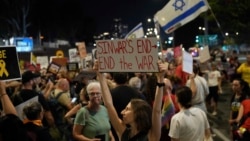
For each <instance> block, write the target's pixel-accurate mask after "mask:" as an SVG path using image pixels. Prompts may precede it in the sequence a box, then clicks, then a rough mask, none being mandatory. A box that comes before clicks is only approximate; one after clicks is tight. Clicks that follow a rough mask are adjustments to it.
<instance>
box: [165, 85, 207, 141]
mask: <svg viewBox="0 0 250 141" xmlns="http://www.w3.org/2000/svg"><path fill="white" fill-rule="evenodd" d="M176 101H177V103H178V105H179V108H180V111H179V112H178V113H177V114H175V115H174V116H173V117H172V119H171V122H170V131H169V136H170V137H171V139H172V141H203V140H204V139H205V138H206V139H208V138H211V134H210V126H209V123H208V119H207V116H206V113H205V112H204V111H202V110H201V109H200V108H197V107H193V105H192V91H191V89H190V88H189V87H187V86H183V87H180V88H179V89H178V90H176Z"/></svg>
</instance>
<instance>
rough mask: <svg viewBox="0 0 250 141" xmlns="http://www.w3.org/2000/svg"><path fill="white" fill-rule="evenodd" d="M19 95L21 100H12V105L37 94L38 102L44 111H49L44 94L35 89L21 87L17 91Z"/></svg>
mask: <svg viewBox="0 0 250 141" xmlns="http://www.w3.org/2000/svg"><path fill="white" fill-rule="evenodd" d="M19 96H20V97H21V101H20V99H19V101H18V100H14V105H15V106H16V105H19V104H21V103H23V102H25V101H27V100H29V99H31V98H34V97H35V96H38V102H39V103H40V104H41V105H42V107H43V109H44V110H45V111H49V110H50V108H49V105H48V103H47V101H46V100H45V98H44V96H43V95H42V94H39V93H38V92H36V91H35V90H30V89H22V90H21V91H20V93H19Z"/></svg>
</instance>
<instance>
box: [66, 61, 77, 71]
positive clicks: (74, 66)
mask: <svg viewBox="0 0 250 141" xmlns="http://www.w3.org/2000/svg"><path fill="white" fill-rule="evenodd" d="M78 69H79V66H78V62H70V63H67V70H68V71H78Z"/></svg>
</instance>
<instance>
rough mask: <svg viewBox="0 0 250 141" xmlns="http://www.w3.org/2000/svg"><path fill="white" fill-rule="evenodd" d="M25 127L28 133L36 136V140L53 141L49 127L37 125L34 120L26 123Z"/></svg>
mask: <svg viewBox="0 0 250 141" xmlns="http://www.w3.org/2000/svg"><path fill="white" fill-rule="evenodd" d="M24 127H25V129H26V130H27V132H28V135H29V136H30V137H34V138H35V139H36V141H53V139H52V137H51V135H50V133H49V129H48V128H45V127H42V126H37V125H35V124H33V123H32V122H28V123H26V124H24Z"/></svg>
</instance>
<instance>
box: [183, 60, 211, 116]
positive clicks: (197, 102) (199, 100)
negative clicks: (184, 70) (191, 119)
mask: <svg viewBox="0 0 250 141" xmlns="http://www.w3.org/2000/svg"><path fill="white" fill-rule="evenodd" d="M193 73H194V74H192V75H190V76H189V79H188V81H187V84H186V86H187V87H189V88H190V89H191V90H192V105H193V106H195V107H198V108H200V109H201V110H203V111H204V112H205V113H207V108H206V102H205V99H206V97H207V95H208V94H209V88H208V84H207V81H206V79H205V78H203V77H201V76H199V74H198V73H199V68H198V67H197V66H196V65H193Z"/></svg>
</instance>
